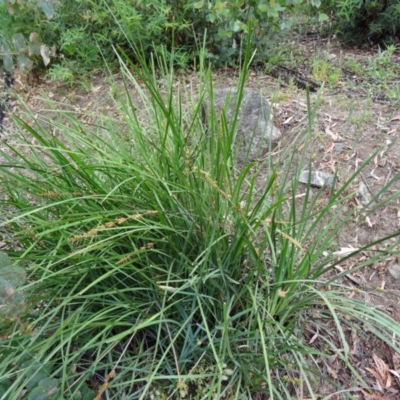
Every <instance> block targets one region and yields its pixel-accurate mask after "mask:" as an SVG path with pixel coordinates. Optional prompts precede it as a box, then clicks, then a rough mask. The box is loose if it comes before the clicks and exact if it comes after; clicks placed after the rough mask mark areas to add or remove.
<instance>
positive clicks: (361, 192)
mask: <svg viewBox="0 0 400 400" xmlns="http://www.w3.org/2000/svg"><path fill="white" fill-rule="evenodd" d="M357 197H358V199H359V200H360V202H361V204H362V205H363V206H366V205H368V204H369V203H370V202H371V196H370V195H369V192H368V189H367V187H366V186H365V185H364V183H363V182H361V183H360V186H359V187H358V192H357Z"/></svg>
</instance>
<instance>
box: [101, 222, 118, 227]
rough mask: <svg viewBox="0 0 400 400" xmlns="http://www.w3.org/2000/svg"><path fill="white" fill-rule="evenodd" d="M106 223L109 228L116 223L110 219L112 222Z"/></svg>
mask: <svg viewBox="0 0 400 400" xmlns="http://www.w3.org/2000/svg"><path fill="white" fill-rule="evenodd" d="M104 225H105V226H106V227H107V228H112V227H113V226H114V225H115V223H114V222H113V221H110V222H106V223H105V224H104Z"/></svg>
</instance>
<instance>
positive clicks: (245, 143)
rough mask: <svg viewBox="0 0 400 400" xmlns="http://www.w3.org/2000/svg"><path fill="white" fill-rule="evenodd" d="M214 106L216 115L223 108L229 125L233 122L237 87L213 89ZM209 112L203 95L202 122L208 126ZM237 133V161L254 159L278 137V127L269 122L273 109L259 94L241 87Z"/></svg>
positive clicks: (206, 100)
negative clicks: (241, 95) (242, 89)
mask: <svg viewBox="0 0 400 400" xmlns="http://www.w3.org/2000/svg"><path fill="white" fill-rule="evenodd" d="M213 97H214V106H215V113H216V116H217V118H220V115H221V112H222V110H223V109H225V113H226V114H225V115H226V119H227V123H228V126H229V124H231V123H232V122H233V121H232V119H233V118H234V116H235V112H236V104H237V89H236V88H224V89H214V91H213ZM210 112H211V102H210V98H209V97H205V98H204V100H203V104H202V117H203V122H204V123H205V124H206V125H207V124H208V120H209V117H210ZM236 128H237V134H236V139H235V146H239V148H236V149H234V151H237V154H238V160H237V161H238V162H239V163H243V162H247V161H253V160H255V159H257V158H259V157H262V156H263V155H264V154H265V153H266V152H267V151H268V150H269V149H270V147H271V144H273V143H275V142H276V141H277V140H278V139H279V138H280V137H281V132H280V130H279V129H278V128H277V127H276V126H275V125H274V123H273V121H272V111H271V107H270V105H269V103H268V101H267V100H266V99H265V98H264V97H263V96H261V95H260V94H259V93H257V92H255V91H253V90H250V89H244V91H243V98H242V101H241V104H240V107H239V112H238V120H237V125H236Z"/></svg>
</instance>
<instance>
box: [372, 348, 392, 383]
mask: <svg viewBox="0 0 400 400" xmlns="http://www.w3.org/2000/svg"><path fill="white" fill-rule="evenodd" d="M372 358H373V359H374V362H375V365H376V371H374V370H373V369H372V368H365V369H366V370H367V371H368V372H369V373H370V374H371V375H373V376H374V377H375V379H376V380H377V382H378V383H379V385H380V386H381V387H382V388H384V389H388V388H390V386H392V376H391V374H390V373H389V367H388V365H387V364H386V363H385V362H384V361H383V360H382V359H381V358H379V357H378V356H377V355H376V354H373V355H372Z"/></svg>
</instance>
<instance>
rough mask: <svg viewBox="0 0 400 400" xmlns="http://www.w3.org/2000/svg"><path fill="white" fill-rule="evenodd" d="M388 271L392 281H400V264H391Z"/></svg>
mask: <svg viewBox="0 0 400 400" xmlns="http://www.w3.org/2000/svg"><path fill="white" fill-rule="evenodd" d="M388 271H389V273H390V275H392V277H393V278H394V279H400V264H392V265H391V266H390V267H389V268H388Z"/></svg>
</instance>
